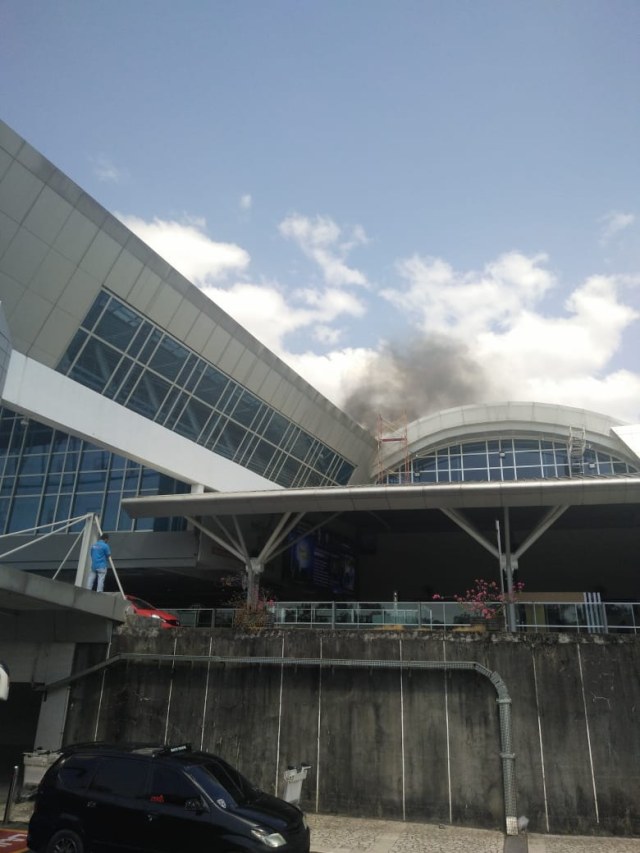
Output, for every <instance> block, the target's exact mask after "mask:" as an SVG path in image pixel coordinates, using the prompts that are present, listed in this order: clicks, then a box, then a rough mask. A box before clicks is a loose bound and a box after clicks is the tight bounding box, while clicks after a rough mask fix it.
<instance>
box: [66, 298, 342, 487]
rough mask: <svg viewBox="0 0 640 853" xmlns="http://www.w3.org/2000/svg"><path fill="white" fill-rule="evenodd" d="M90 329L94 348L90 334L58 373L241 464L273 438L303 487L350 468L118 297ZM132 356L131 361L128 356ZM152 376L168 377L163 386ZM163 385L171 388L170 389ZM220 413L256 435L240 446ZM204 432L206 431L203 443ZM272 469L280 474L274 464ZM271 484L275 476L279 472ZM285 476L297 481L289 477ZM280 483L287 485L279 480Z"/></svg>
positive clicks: (90, 320) (95, 309)
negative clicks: (313, 477) (294, 462)
mask: <svg viewBox="0 0 640 853" xmlns="http://www.w3.org/2000/svg"><path fill="white" fill-rule="evenodd" d="M83 325H84V327H85V328H86V329H87V330H88V331H89V335H88V339H87V340H86V343H85V344H84V345H83V341H84V340H85V336H86V332H82V334H81V335H80V336H79V337H77V338H76V339H75V340H74V342H73V343H72V345H71V346H70V347H69V349H68V350H67V352H66V353H65V355H64V356H63V358H62V359H61V361H60V363H59V365H58V370H60V371H62V372H63V373H65V374H67V375H70V376H72V377H73V378H74V379H75V380H76V381H78V382H80V383H82V384H84V385H86V386H87V387H89V388H92V389H94V390H96V391H98V392H99V393H102V394H104V395H105V396H107V397H109V398H111V399H113V400H115V401H116V402H118V403H120V404H122V405H125V406H127V407H128V408H131V409H133V410H134V411H136V412H138V413H139V414H142V415H143V416H144V417H147V418H150V419H151V420H156V421H157V422H159V423H162V424H163V425H164V426H166V427H167V428H168V429H176V430H177V431H178V432H180V433H181V434H183V435H186V436H188V437H189V438H192V439H193V440H196V441H198V442H199V443H202V444H203V445H204V446H206V447H211V446H212V445H213V444H214V443H216V442H217V443H219V446H220V448H221V452H222V453H223V455H226V456H228V457H229V458H234V459H235V460H236V461H238V460H241V462H242V463H244V464H248V460H249V459H250V458H251V456H252V455H253V452H254V448H255V445H256V440H257V439H259V438H261V437H266V438H267V439H268V440H269V441H270V442H271V443H272V444H274V445H277V446H279V447H280V448H284V449H286V450H287V451H288V452H289V453H290V454H292V455H293V456H296V457H297V458H298V459H299V461H300V464H299V475H296V476H297V477H298V482H300V481H301V480H305V479H308V478H309V476H310V473H309V470H308V469H309V468H313V469H315V470H316V471H317V472H318V473H319V474H321V475H324V476H325V477H328V478H329V481H331V480H332V478H333V481H334V482H337V481H336V480H335V477H336V476H338V472H339V471H340V470H341V468H340V466H341V465H342V464H343V462H345V460H343V459H341V458H340V457H338V456H337V454H336V453H335V451H333V450H332V449H331V448H328V447H325V446H322V445H321V444H320V442H318V440H317V439H315V438H314V437H313V436H311V435H308V434H307V433H305V432H304V431H303V430H300V429H299V428H297V427H295V426H294V425H293V424H292V423H291V421H289V420H288V419H287V418H285V417H284V416H282V415H280V414H279V413H277V412H274V411H273V410H272V409H270V407H269V406H268V405H267V404H266V403H264V402H263V401H261V400H260V399H259V398H257V397H256V396H255V395H253V394H251V392H249V391H247V390H246V389H243V388H242V386H240V385H239V384H238V383H236V382H234V381H233V380H230V379H229V377H227V376H225V375H224V374H223V373H221V372H220V371H219V370H217V369H216V368H215V367H213V366H212V365H209V364H207V363H206V362H205V361H204V359H202V358H200V357H199V356H198V355H197V354H195V353H193V352H192V351H191V350H189V349H188V348H187V347H186V346H184V345H183V344H182V343H180V342H179V341H177V340H175V339H174V338H172V337H171V336H170V335H167V334H166V333H165V332H163V331H162V330H160V329H159V328H158V327H155V326H154V325H153V324H152V323H151V322H150V321H148V320H146V319H145V318H143V317H142V315H140V314H139V313H138V312H136V311H135V310H134V309H132V308H130V307H129V306H127V305H126V304H124V303H123V302H121V301H120V300H118V299H117V298H116V297H113V296H110V295H109V294H107V293H106V292H102V293H101V294H100V295H99V297H98V299H96V301H95V303H94V305H93V306H92V308H91V309H90V311H89V312H88V314H87V317H86V318H85V322H84V324H83ZM95 336H99V337H100V338H104V340H98V338H97V337H95ZM125 352H127V353H128V354H129V357H125V356H124V353H125ZM131 356H133V357H135V358H136V359H137V360H138V364H137V365H132V363H131V361H130V360H129V358H130V357H131ZM74 359H75V362H74ZM150 369H153V370H154V371H157V373H158V374H160V376H159V380H160V384H159V382H158V381H156V379H155V378H153V376H152V374H151V372H150ZM162 382H167V383H168V384H169V386H171V387H170V388H169V389H167V387H166V386H165V385H162V384H161V383H162ZM181 390H184V391H186V392H187V393H188V392H191V393H193V394H194V396H196V397H197V398H198V399H199V400H200V401H201V402H202V403H203V404H204V405H205V406H206V407H209V409H210V411H209V416H208V418H207V419H206V421H205V418H204V414H205V412H204V409H200V408H199V407H198V406H196V407H195V408H194V410H193V411H195V412H197V417H196V419H195V420H194V418H193V416H192V413H191V410H190V409H189V408H185V406H186V405H187V402H188V398H185V397H183V396H182V395H181V394H180V391H181ZM178 395H179V396H178ZM214 408H215V409H217V411H218V412H223V413H225V414H226V415H228V416H231V417H232V418H233V420H235V421H237V422H238V423H239V424H240V425H241V426H244V427H246V428H248V429H250V430H251V431H252V435H251V436H246V437H245V438H243V439H241V440H240V441H239V442H238V441H237V438H238V436H239V435H241V433H235V432H234V430H232V429H229V430H228V431H225V429H226V428H225V427H224V422H223V421H218V420H216V418H215V417H212V414H213V412H212V411H211V410H212V409H214ZM202 424H204V430H205V431H204V432H201V433H200V434H199V435H196V431H197V427H198V425H202ZM221 437H222V438H221ZM234 445H235V446H234ZM230 454H231V455H230ZM302 462H304V463H305V467H304V468H303V466H302ZM270 465H271V467H272V468H273V460H272V462H271V463H270ZM351 469H353V466H351ZM267 476H273V471H272V472H271V474H267ZM283 476H284V477H285V479H287V480H288V479H290V476H289V474H288V472H287V473H285V474H284V475H283ZM275 479H276V481H277V482H280V480H279V479H278V475H277V473H276V475H275ZM281 484H282V485H284V484H285V483H284V481H282V483H281Z"/></svg>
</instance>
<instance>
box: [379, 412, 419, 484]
mask: <svg viewBox="0 0 640 853" xmlns="http://www.w3.org/2000/svg"><path fill="white" fill-rule="evenodd" d="M376 441H377V443H378V456H377V462H376V473H375V482H376V484H380V483H383V482H385V480H386V477H387V476H388V469H387V466H386V464H385V459H384V448H385V445H386V444H389V443H391V442H394V443H397V444H399V445H400V448H401V451H402V459H401V461H400V464H399V465H397V466H396V467H395V470H396V471H397V473H398V482H399V483H409V482H411V460H410V458H409V439H408V437H407V415H406V412H405V413H404V414H403V416H402V418H401V419H400V420H399V421H395V422H394V421H388V420H386V418H383V417H382V415H380V414H379V415H378V417H377V420H376Z"/></svg>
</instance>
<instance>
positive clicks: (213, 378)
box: [195, 367, 229, 406]
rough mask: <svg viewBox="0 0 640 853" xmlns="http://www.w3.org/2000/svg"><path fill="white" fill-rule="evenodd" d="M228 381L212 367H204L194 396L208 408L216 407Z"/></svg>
mask: <svg viewBox="0 0 640 853" xmlns="http://www.w3.org/2000/svg"><path fill="white" fill-rule="evenodd" d="M228 382H229V380H228V379H227V377H226V376H224V374H222V373H220V371H219V370H216V369H215V368H214V367H206V368H205V371H204V373H203V374H202V377H201V379H200V382H198V384H197V386H196V390H195V394H196V396H197V397H199V398H200V399H201V400H203V401H204V402H205V403H209V405H210V406H217V404H218V401H219V400H220V397H221V396H222V393H223V391H224V390H225V388H226V387H227V384H228Z"/></svg>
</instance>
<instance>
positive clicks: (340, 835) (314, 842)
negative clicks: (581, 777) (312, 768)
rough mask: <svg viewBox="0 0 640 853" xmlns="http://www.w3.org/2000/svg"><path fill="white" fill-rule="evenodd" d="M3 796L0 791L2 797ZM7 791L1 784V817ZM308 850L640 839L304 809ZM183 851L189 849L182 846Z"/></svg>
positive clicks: (19, 850)
mask: <svg viewBox="0 0 640 853" xmlns="http://www.w3.org/2000/svg"><path fill="white" fill-rule="evenodd" d="M3 795H4V796H3ZM5 797H6V790H2V789H0V820H2V819H3V816H4V814H5ZM31 809H32V803H30V802H24V803H16V804H14V806H13V808H12V809H11V814H10V815H9V817H10V822H9V823H7V824H3V825H0V853H23V851H26V850H27V847H26V827H27V823H28V821H29V817H30V814H31ZM307 817H308V820H309V825H310V827H311V850H312V851H313V853H640V838H619V837H611V836H578V835H537V834H522V835H518V836H511V837H507V836H505V835H504V834H503V833H501V832H496V831H493V830H489V829H469V828H467V827H459V826H449V825H447V824H431V823H403V822H400V821H391V820H370V819H369V818H351V817H337V816H335V815H317V814H308V815H307ZM185 853H188V848H186V849H185Z"/></svg>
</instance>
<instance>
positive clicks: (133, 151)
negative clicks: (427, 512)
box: [0, 0, 640, 426]
mask: <svg viewBox="0 0 640 853" xmlns="http://www.w3.org/2000/svg"><path fill="white" fill-rule="evenodd" d="M639 44H640V4H639V3H638V2H637V0H531V1H530V2H529V0H437V1H436V0H224V2H222V0H181V2H180V3H178V2H175V0H126V2H125V0H111V2H107V0H56V2H48V3H43V2H42V0H0V117H2V119H3V120H4V121H6V122H7V123H8V124H9V125H10V126H11V127H13V129H14V130H16V131H17V132H18V133H19V134H20V135H21V136H23V137H24V138H26V139H27V141H29V142H30V143H31V144H32V145H34V146H35V147H36V148H37V149H38V150H40V151H41V152H42V153H43V154H45V156H47V157H48V158H49V159H50V160H52V161H53V162H54V163H55V165H56V166H58V167H59V168H60V169H62V170H63V171H64V172H65V173H66V174H68V175H69V176H70V177H71V178H72V179H73V180H75V181H76V182H77V183H78V184H80V186H82V187H83V189H85V190H86V191H87V192H88V193H89V194H90V195H92V196H93V197H94V198H95V199H97V200H98V201H99V202H100V203H101V204H103V205H104V206H105V207H106V208H107V209H108V210H109V211H110V212H112V213H113V214H115V215H116V216H117V217H118V218H119V219H121V220H122V221H123V222H124V223H125V224H126V225H127V226H128V227H129V228H131V229H132V230H133V231H135V232H136V233H137V234H138V235H139V236H140V237H141V238H142V239H143V240H145V242H147V243H149V245H151V246H152V247H153V248H154V249H155V250H156V251H158V252H159V253H160V254H161V255H163V257H165V258H166V260H168V261H169V262H170V263H171V264H172V265H173V266H175V267H176V268H177V269H178V270H180V272H182V273H183V274H184V275H185V276H187V277H188V278H189V279H190V280H191V281H192V282H193V283H194V284H196V285H197V286H198V287H199V288H201V289H202V290H203V291H204V292H205V293H206V294H207V295H208V296H210V298H211V299H213V300H214V301H215V302H216V303H217V304H218V305H220V307H221V308H223V309H224V310H225V311H227V312H228V313H229V314H230V315H231V316H233V317H234V318H235V319H236V320H238V321H239V322H240V323H242V324H243V325H244V326H246V327H247V328H248V329H249V331H251V332H252V333H253V334H254V335H255V336H256V337H257V338H258V339H259V340H260V341H261V342H263V343H264V344H265V345H266V346H268V347H269V348H270V349H271V350H273V351H274V352H275V353H276V354H277V355H278V356H280V357H281V358H282V359H283V360H284V361H286V362H287V363H288V364H289V365H290V366H291V367H292V368H294V369H295V370H296V371H298V372H299V373H300V374H301V375H302V376H303V377H304V378H305V379H307V380H308V381H309V382H310V383H311V384H312V385H314V386H315V387H317V388H318V389H319V390H320V391H321V392H322V393H323V394H325V395H326V396H327V397H329V399H331V400H332V401H333V402H334V403H336V404H337V405H338V406H340V407H341V408H344V409H345V410H346V411H348V412H349V413H350V414H352V415H353V416H354V417H356V418H357V419H358V420H359V421H360V422H361V423H363V424H366V425H368V426H372V425H374V424H375V423H376V421H377V419H378V418H379V417H380V416H381V417H382V418H383V419H384V421H386V422H388V423H400V422H402V421H403V420H404V419H408V420H412V419H414V418H416V417H419V416H422V415H426V414H429V413H431V412H434V411H439V410H441V409H444V408H449V407H452V406H458V405H464V404H468V403H482V402H491V401H504V400H535V401H540V402H549V403H562V404H566V405H571V406H577V407H580V408H588V409H592V410H595V411H599V412H603V413H605V414H608V415H611V416H612V417H616V418H619V419H621V420H624V421H632V422H637V421H640V241H639V239H638V238H639V237H640V195H639V192H638V191H639V189H640V50H639V49H638V45H639Z"/></svg>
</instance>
